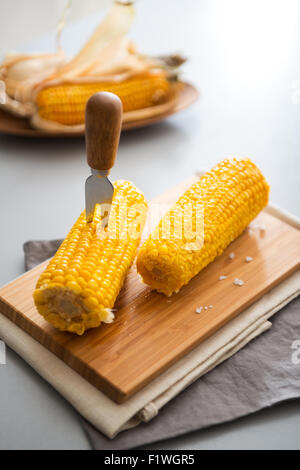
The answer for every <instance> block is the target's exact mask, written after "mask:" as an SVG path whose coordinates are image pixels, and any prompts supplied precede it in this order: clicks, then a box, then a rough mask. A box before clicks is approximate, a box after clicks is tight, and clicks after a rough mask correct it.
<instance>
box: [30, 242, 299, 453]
mask: <svg viewBox="0 0 300 470" xmlns="http://www.w3.org/2000/svg"><path fill="white" fill-rule="evenodd" d="M59 245H60V241H59V240H55V241H49V242H44V241H43V242H39V241H35V242H32V241H30V242H27V243H25V245H24V253H25V267H26V269H32V268H33V267H35V266H36V265H37V264H39V263H42V262H43V261H45V260H46V259H47V258H50V257H51V256H53V255H54V253H55V252H56V250H57V249H58V247H59ZM272 323H273V326H272V328H271V330H269V331H267V332H266V333H265V334H263V335H261V336H259V337H258V338H257V339H255V340H253V341H252V342H250V343H249V344H248V345H247V346H246V347H245V348H243V349H242V350H241V351H239V352H238V353H237V354H235V355H234V356H233V357H231V358H230V360H228V361H225V362H223V363H222V364H221V365H219V366H218V367H216V368H215V369H213V370H212V371H211V372H209V373H207V374H206V375H204V376H203V377H201V378H200V379H199V380H198V381H196V382H195V383H193V384H192V385H191V386H190V387H188V388H187V389H186V390H185V391H184V392H182V393H181V394H180V395H178V396H177V397H176V398H174V399H173V400H172V401H170V402H169V403H168V404H167V405H166V406H164V408H163V409H161V411H160V413H159V415H158V416H157V417H156V418H155V419H153V420H152V421H151V422H149V423H147V424H140V425H139V426H138V427H136V428H133V429H131V430H128V431H125V432H122V433H121V434H119V435H118V436H117V437H116V438H115V439H114V440H110V439H108V438H107V437H105V436H104V435H103V434H102V433H101V432H99V431H98V430H96V429H95V428H94V427H93V426H92V425H91V424H89V423H88V422H87V421H85V420H84V419H82V424H83V427H84V429H85V431H86V432H87V434H88V436H89V438H90V440H91V443H92V445H93V448H94V449H97V450H104V449H105V450H114V449H130V448H133V447H137V446H142V445H146V444H149V443H153V442H155V441H160V440H163V439H167V438H171V437H175V436H179V435H181V434H185V433H188V432H191V431H196V430H199V429H202V428H205V427H208V426H211V425H214V424H219V423H224V422H226V421H231V420H233V419H236V418H239V417H242V416H245V415H247V414H250V413H253V412H255V411H258V410H261V409H262V408H265V407H268V406H271V405H274V404H275V403H278V402H281V401H284V400H288V399H291V398H298V397H299V396H300V369H299V367H300V365H299V361H300V352H299V354H298V351H297V349H296V347H297V344H299V343H296V341H297V340H298V341H299V340H300V297H298V298H297V299H295V300H293V301H292V302H291V303H290V304H288V305H287V306H286V307H285V308H283V309H282V310H281V311H280V312H278V313H277V314H276V315H275V316H274V317H273V318H272Z"/></svg>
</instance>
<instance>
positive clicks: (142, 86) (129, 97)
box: [36, 72, 174, 125]
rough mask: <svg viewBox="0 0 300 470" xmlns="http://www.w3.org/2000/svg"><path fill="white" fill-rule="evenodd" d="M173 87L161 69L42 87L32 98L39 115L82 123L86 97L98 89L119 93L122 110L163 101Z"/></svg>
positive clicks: (98, 90) (59, 120)
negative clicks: (115, 78) (120, 78)
mask: <svg viewBox="0 0 300 470" xmlns="http://www.w3.org/2000/svg"><path fill="white" fill-rule="evenodd" d="M173 90H174V85H173V83H172V82H171V81H170V80H168V79H167V78H166V76H165V74H164V73H163V72H157V73H151V74H144V75H140V76H136V77H133V78H131V79H128V80H125V81H123V82H119V83H105V82H102V83H92V82H91V83H77V84H75V83H73V84H72V83H66V84H62V85H57V86H49V87H47V88H44V89H42V90H41V91H40V92H39V93H38V95H37V98H36V103H37V106H38V110H39V111H38V112H39V115H40V117H41V118H43V119H46V120H48V121H54V122H57V123H59V124H64V125H78V124H83V123H84V113H85V107H86V103H87V101H88V99H89V98H90V97H91V96H92V95H93V94H94V93H98V92H100V91H109V92H111V93H115V94H116V95H118V96H119V98H120V99H121V101H122V103H123V110H124V112H125V113H126V112H128V111H135V110H139V109H143V108H148V107H150V106H154V105H157V104H163V103H166V102H167V101H168V100H169V99H170V98H171V97H172V93H173Z"/></svg>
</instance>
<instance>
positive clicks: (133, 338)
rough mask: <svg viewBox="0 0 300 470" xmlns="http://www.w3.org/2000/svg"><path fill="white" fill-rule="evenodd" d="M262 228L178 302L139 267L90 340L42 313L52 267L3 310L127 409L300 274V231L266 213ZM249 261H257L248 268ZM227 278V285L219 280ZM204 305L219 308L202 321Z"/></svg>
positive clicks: (0, 301) (171, 194)
mask: <svg viewBox="0 0 300 470" xmlns="http://www.w3.org/2000/svg"><path fill="white" fill-rule="evenodd" d="M194 180H195V178H193V179H190V180H188V181H185V182H184V183H183V184H181V185H179V186H178V187H176V188H175V189H172V190H170V191H168V192H167V193H165V194H164V195H162V196H161V197H159V198H156V199H155V200H154V201H153V203H152V204H151V211H152V214H153V213H156V214H157V203H158V202H159V203H163V204H166V205H169V204H171V203H172V202H173V201H174V200H176V199H177V197H178V195H179V194H181V193H182V192H183V191H184V190H185V189H186V188H187V187H188V186H189V185H190V184H191V183H192V182H194ZM257 223H259V224H264V225H265V227H266V230H264V231H262V230H260V229H259V228H258V227H255V225H254V226H253V228H251V229H250V230H246V231H245V232H244V233H243V235H241V236H240V237H239V238H238V239H237V240H236V241H235V242H233V243H232V244H231V245H230V246H229V247H228V249H227V250H226V252H225V253H224V254H223V255H222V256H221V257H219V258H218V259H216V260H215V261H214V262H213V263H212V264H211V265H209V266H208V267H207V268H206V269H205V270H203V271H202V272H201V273H200V274H199V275H198V276H196V277H195V278H194V279H193V280H192V281H191V282H190V283H189V284H188V285H187V286H185V287H184V288H183V289H182V290H181V291H180V292H179V293H178V294H176V295H174V296H172V297H171V298H166V297H165V296H163V295H162V294H158V293H156V292H151V291H150V289H149V288H148V287H147V286H144V285H142V284H141V283H140V281H139V279H138V276H137V273H136V271H135V268H134V267H133V268H132V269H131V271H130V273H129V275H128V278H127V280H126V283H125V285H124V287H123V289H122V291H121V293H120V295H119V298H118V300H117V303H116V306H115V308H116V310H117V312H116V321H115V323H113V324H111V325H103V326H101V327H100V328H98V329H96V330H91V331H88V332H87V333H86V334H85V335H84V336H83V337H77V336H73V335H71V334H69V333H61V332H58V331H56V330H55V329H54V328H53V327H52V326H51V325H49V324H47V323H46V322H45V320H44V319H43V318H42V317H41V316H40V315H39V314H38V313H37V311H36V309H35V307H34V304H33V300H32V292H33V290H34V288H35V284H36V281H37V279H38V277H39V275H40V273H41V272H42V271H43V269H44V268H45V266H46V263H43V264H42V265H41V266H38V267H37V268H35V269H33V270H32V271H30V272H28V273H26V274H24V275H23V276H21V277H20V278H18V279H16V280H15V281H13V282H11V283H10V284H8V285H7V286H5V287H3V288H2V289H0V311H1V312H2V313H3V314H4V315H6V316H7V317H8V318H9V319H10V320H12V321H13V322H14V323H16V324H17V325H18V326H19V327H21V328H22V329H24V330H25V331H26V332H27V333H29V334H30V335H31V336H33V337H34V338H35V339H36V340H37V341H39V342H40V343H41V344H43V345H44V346H45V347H46V348H48V349H49V350H50V351H52V352H53V353H54V354H56V355H57V356H58V357H59V358H61V359H62V360H63V361H65V362H66V363H67V364H68V365H69V366H70V367H72V368H73V369H74V370H76V371H77V372H78V373H79V374H80V375H82V376H83V377H85V378H86V379H87V380H88V381H89V382H90V383H91V384H93V385H94V386H95V387H97V388H98V389H99V390H101V391H103V392H104V393H105V394H106V395H108V396H109V397H110V398H111V399H112V400H114V401H116V402H117V403H122V402H124V401H126V400H127V399H128V398H129V397H130V396H132V395H133V394H134V393H135V392H137V391H138V390H140V389H141V388H142V387H143V386H144V385H146V384H147V383H149V382H150V381H151V380H152V379H153V378H154V377H157V376H158V375H159V374H161V373H162V372H163V371H164V370H165V369H166V368H168V367H169V366H170V365H171V364H173V363H174V362H175V361H176V360H178V359H179V358H181V357H182V356H184V355H185V354H187V353H188V352H189V351H190V350H192V349H193V348H194V347H195V346H197V345H198V344H199V343H200V342H201V341H203V340H204V339H206V338H207V337H208V336H210V335H211V334H213V333H214V332H215V331H216V330H218V329H219V328H220V327H221V326H223V325H224V324H225V323H227V322H228V321H229V320H231V319H232V318H234V317H235V316H237V315H238V314H239V313H240V312H241V311H243V310H244V309H245V308H247V307H248V306H249V305H251V304H252V303H253V302H255V301H256V300H258V299H259V298H260V297H262V296H263V295H264V294H265V293H266V292H267V291H269V290H270V289H271V288H272V287H274V286H275V285H276V284H278V283H279V282H280V281H282V280H283V279H284V278H286V277H287V276H288V275H289V274H291V273H292V272H294V271H295V270H297V269H298V268H299V267H300V231H298V230H297V229H295V228H293V227H291V226H290V225H288V224H287V223H284V222H282V221H281V220H279V219H277V218H276V217H273V216H271V215H270V214H268V213H266V212H263V213H262V214H260V215H259V217H258V220H257ZM231 252H234V253H235V258H234V259H232V260H231V259H230V258H229V254H230V253H231ZM246 256H251V257H252V258H253V261H252V262H250V263H246V262H245V258H246ZM221 275H226V276H227V278H226V279H225V280H223V281H220V280H219V276H221ZM236 277H237V278H239V279H242V280H243V281H244V282H245V284H244V285H243V286H242V287H238V286H235V285H234V284H233V281H234V279H235V278H236ZM199 306H203V307H204V306H212V308H209V309H207V310H203V311H202V312H201V313H200V314H197V313H196V312H195V310H196V308H197V307H199Z"/></svg>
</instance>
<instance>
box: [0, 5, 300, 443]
mask: <svg viewBox="0 0 300 470" xmlns="http://www.w3.org/2000/svg"><path fill="white" fill-rule="evenodd" d="M22 3H23V2H22V0H11V1H10V2H6V4H5V5H1V6H0V16H1V14H2V18H4V17H5V18H6V19H7V20H8V21H7V22H6V23H5V25H4V26H3V25H2V24H1V32H0V41H1V53H2V52H4V49H5V48H6V49H7V47H11V46H13V47H14V48H16V44H15V41H16V39H15V37H18V38H19V39H20V41H21V38H26V39H30V40H32V39H33V38H34V35H33V31H32V27H30V28H28V24H29V23H27V22H26V15H28V14H30V18H31V22H32V15H34V14H35V15H36V19H37V20H38V19H39V18H40V20H41V18H43V23H42V25H43V29H41V23H40V22H39V23H38V27H37V30H38V31H39V33H41V32H42V31H43V30H44V31H47V30H49V29H51V28H52V27H53V18H55V14H54V13H53V8H56V9H57V10H55V11H56V15H57V11H59V7H61V6H62V4H63V2H62V1H61V0H57V1H56V2H53V5H51V2H47V3H48V4H49V5H47V4H46V2H45V3H44V2H43V3H44V10H43V11H44V13H43V15H44V16H41V15H42V11H40V10H39V11H37V10H35V9H34V4H36V5H37V0H32V1H30V2H29V1H28V5H29V7H28V8H29V11H28V10H27V12H22V11H21V4H22ZM104 3H107V1H106V2H104ZM30 4H31V5H32V6H31V7H30ZM39 4H40V2H39ZM18 7H19V8H18ZM2 9H3V10H2ZM137 9H138V16H137V21H136V24H135V25H134V28H133V31H132V37H133V38H135V39H138V43H139V45H140V49H142V50H143V51H146V52H150V53H155V52H156V53H168V52H174V51H175V52H176V51H181V52H182V53H184V54H185V55H187V56H188V58H189V62H188V64H187V65H186V66H185V77H186V78H187V79H189V80H191V81H193V82H194V83H195V84H196V85H197V86H198V87H199V88H200V89H201V92H202V97H201V99H200V100H199V102H198V103H197V104H196V105H194V106H193V107H191V108H190V109H189V110H187V111H185V112H183V113H182V114H179V115H177V116H174V117H171V118H169V119H168V120H166V121H165V122H163V123H161V124H157V125H154V126H151V127H148V128H146V129H141V130H136V131H132V132H128V133H124V134H123V135H122V138H121V143H120V149H119V154H118V159H117V163H116V166H115V168H114V170H113V174H112V177H113V178H114V179H116V178H125V179H131V180H133V181H134V182H135V183H136V184H137V186H139V187H140V188H141V189H143V190H144V192H145V194H146V196H147V198H149V199H150V198H151V197H153V196H155V195H157V194H159V193H160V192H162V191H164V190H165V189H167V188H168V187H170V186H172V185H174V184H176V183H178V182H179V181H180V180H182V179H183V178H185V177H188V176H190V175H191V174H192V173H193V172H194V171H195V170H197V169H199V168H209V167H210V166H212V164H214V163H216V162H217V161H218V160H220V159H222V158H224V157H226V156H228V155H236V154H239V155H246V156H251V157H252V158H253V160H254V161H255V162H256V163H257V164H258V165H259V166H260V167H261V169H262V170H263V172H264V173H265V175H266V176H267V178H268V180H269V182H270V184H271V187H272V195H271V198H272V201H273V202H275V203H277V204H279V205H281V206H282V207H284V208H286V209H288V210H289V211H290V212H292V213H294V214H295V215H298V216H300V204H299V197H300V157H299V154H300V141H299V132H300V112H299V111H300V92H299V88H300V37H299V33H298V31H299V27H300V2H299V1H298V0H289V2H285V1H284V0H278V1H274V0H273V1H271V0H270V1H269V0H260V1H258V0H252V1H248V0H244V1H243V2H240V1H239V0H226V1H224V0H197V1H196V0H185V1H183V0H164V1H163V2H162V1H160V0H151V1H150V0H141V1H140V2H139V3H138V6H137ZM47 10H49V12H48V11H47ZM16 11H17V12H18V13H19V14H18V15H16ZM48 13H49V15H48ZM21 14H22V15H24V21H21V20H20V15H21ZM51 15H52V16H51ZM100 16H101V13H100V14H99V13H97V14H94V15H93V16H89V17H86V18H84V19H81V20H80V21H79V22H76V23H74V24H72V25H71V26H69V27H68V28H67V30H66V32H65V34H64V41H63V43H64V45H65V48H66V50H67V51H68V52H70V53H72V52H73V51H75V50H76V49H77V48H78V47H79V44H80V41H79V40H78V38H81V37H87V36H88V34H89V32H90V31H91V28H92V27H93V26H94V25H96V24H97V21H98V19H99V17H100ZM47 18H48V22H47ZM1 21H2V20H1ZM3 24H4V23H3ZM30 25H31V23H30ZM2 26H3V27H2ZM13 28H15V31H17V34H16V36H14V35H13V34H12V31H13V30H14V29H13ZM24 42H25V39H24V40H22V44H23V43H24ZM53 44H54V35H53V33H52V34H46V35H45V36H43V37H41V38H39V39H38V40H36V41H35V42H34V43H32V49H35V50H40V49H42V48H43V47H51V46H52V45H53ZM21 48H22V49H25V46H23V45H21ZM26 49H28V48H27V47H26ZM87 174H88V170H87V167H86V164H85V158H84V141H83V139H73V140H71V139H57V140H55V139H38V140H31V139H24V138H16V137H7V136H3V135H0V201H1V202H0V204H1V230H0V285H2V284H4V283H7V282H8V281H10V280H12V279H14V278H15V277H17V276H18V275H20V274H21V273H22V272H23V270H24V265H23V253H22V244H23V242H24V241H26V240H29V239H36V240H37V239H51V238H60V237H63V236H64V235H65V234H66V233H67V231H68V229H69V228H70V226H71V225H72V223H73V222H74V220H75V219H76V217H77V216H78V213H79V212H80V211H81V209H82V207H83V203H84V198H83V183H84V180H85V178H86V176H87ZM299 373H300V371H299ZM299 427H300V402H299V401H294V402H290V403H285V404H281V405H278V406H276V407H274V408H272V409H269V410H265V411H262V412H260V413H257V414H255V415H252V416H250V417H245V418H242V419H240V420H238V421H236V422H234V423H228V424H224V425H221V426H217V427H214V428H211V429H209V430H204V431H199V432H195V433H193V434H191V435H186V436H183V437H180V438H177V439H172V440H169V441H165V442H164V443H157V444H155V445H153V446H150V447H149V448H152V449H156V448H166V449H171V448H172V449H189V448H190V449H221V448H225V449H240V448H298V449H299V448H300V438H299ZM50 448H51V449H55V448H59V449H89V448H90V445H89V442H88V440H87V437H86V436H85V434H84V432H83V430H82V428H81V426H80V423H79V419H78V415H77V414H76V412H75V411H74V410H73V409H72V407H71V406H70V405H69V404H68V403H67V402H66V401H65V400H64V399H63V398H62V397H60V396H59V395H58V394H57V393H56V392H55V391H54V390H53V389H52V388H51V387H50V386H49V385H48V384H47V383H45V382H44V381H43V380H42V379H41V378H40V377H39V376H38V375H37V374H36V373H35V372H34V371H33V370H32V369H31V368H30V367H29V366H28V365H27V364H26V363H25V362H24V361H23V360H22V359H20V358H19V357H18V356H17V355H16V354H15V353H14V352H12V351H10V350H8V351H7V364H6V365H4V366H0V449H50Z"/></svg>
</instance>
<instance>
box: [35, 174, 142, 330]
mask: <svg viewBox="0 0 300 470" xmlns="http://www.w3.org/2000/svg"><path fill="white" fill-rule="evenodd" d="M114 188H115V193H114V197H113V202H112V207H111V213H110V216H109V223H108V227H106V228H105V229H103V228H102V225H101V218H102V217H103V214H102V215H101V207H100V206H98V207H96V211H95V216H94V219H93V221H92V222H91V223H89V224H87V223H86V218H85V212H83V213H82V214H81V216H80V217H79V219H78V221H77V222H76V223H75V225H74V226H73V228H72V230H71V231H70V233H69V235H68V236H67V238H66V239H65V241H64V242H63V244H62V245H61V247H60V249H59V250H58V252H57V254H56V255H55V256H54V258H53V259H52V260H51V261H50V263H49V264H48V267H47V268H46V270H45V272H44V273H43V274H42V275H41V276H40V278H39V280H38V283H37V286H36V290H35V292H34V301H35V305H36V307H37V310H38V311H39V313H40V314H41V315H43V317H44V318H45V319H46V320H47V321H48V322H50V323H51V324H52V325H54V326H55V327H56V328H58V329H59V330H62V331H69V332H72V333H76V334H78V335H82V334H83V333H84V332H85V330H87V329H89V328H96V327H98V326H99V325H100V324H101V322H104V323H110V322H111V321H112V320H113V318H114V315H113V313H112V311H111V309H112V308H113V306H114V303H115V300H116V298H117V296H118V294H119V291H120V289H121V287H122V285H123V282H124V279H125V276H126V273H127V271H128V269H129V267H130V265H131V264H132V262H133V260H134V258H135V255H136V250H137V247H138V245H139V241H140V236H141V231H142V228H143V223H144V220H145V217H146V210H147V205H146V202H145V199H144V196H143V194H142V193H141V192H140V191H139V190H138V189H137V188H135V186H133V184H132V183H130V182H126V181H117V182H116V183H115V184H114Z"/></svg>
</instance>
